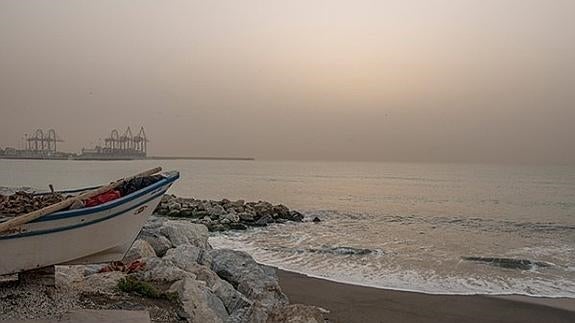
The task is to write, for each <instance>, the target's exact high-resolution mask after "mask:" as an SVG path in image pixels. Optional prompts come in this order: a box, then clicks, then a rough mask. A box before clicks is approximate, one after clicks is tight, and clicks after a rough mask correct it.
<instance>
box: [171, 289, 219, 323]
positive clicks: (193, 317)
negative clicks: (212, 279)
mask: <svg viewBox="0 0 575 323" xmlns="http://www.w3.org/2000/svg"><path fill="white" fill-rule="evenodd" d="M170 290H171V291H175V292H177V293H178V296H179V299H180V302H181V303H182V308H183V310H184V312H186V314H187V315H188V316H189V317H188V319H189V321H191V322H214V323H223V322H226V321H227V319H228V317H229V315H228V312H227V311H226V308H225V306H224V304H223V303H222V301H221V300H220V299H219V298H218V297H217V296H216V295H214V294H213V293H212V292H211V291H210V290H209V289H208V288H207V286H206V284H205V283H204V282H202V281H198V280H194V279H191V278H185V279H183V280H180V281H177V282H175V283H174V284H173V285H172V286H171V287H170Z"/></svg>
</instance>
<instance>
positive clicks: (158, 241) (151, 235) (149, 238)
mask: <svg viewBox="0 0 575 323" xmlns="http://www.w3.org/2000/svg"><path fill="white" fill-rule="evenodd" d="M160 228H161V227H159V228H158V229H157V232H153V231H145V230H144V231H142V232H141V233H140V235H139V236H138V239H140V240H144V241H146V242H148V243H149V244H150V246H152V248H153V249H154V252H155V253H156V256H158V257H163V256H164V255H165V254H166V252H167V251H168V249H170V248H173V247H174V246H173V245H172V242H170V240H169V239H168V238H166V237H165V236H163V235H162V234H161V233H160Z"/></svg>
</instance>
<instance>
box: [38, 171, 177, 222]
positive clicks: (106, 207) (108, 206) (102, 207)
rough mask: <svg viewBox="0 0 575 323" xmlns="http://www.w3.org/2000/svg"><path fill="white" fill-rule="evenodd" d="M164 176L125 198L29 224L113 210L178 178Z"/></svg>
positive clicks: (58, 213)
mask: <svg viewBox="0 0 575 323" xmlns="http://www.w3.org/2000/svg"><path fill="white" fill-rule="evenodd" d="M164 176H165V177H164V178H163V179H161V180H159V181H157V182H156V183H154V184H152V185H148V186H146V187H144V188H142V189H140V190H138V191H135V192H132V193H130V194H128V195H126V196H122V197H120V198H118V199H115V200H112V201H109V202H106V203H103V204H100V205H96V206H92V207H88V208H83V209H76V210H66V211H60V212H56V213H53V214H50V215H46V216H44V217H41V218H38V219H36V220H34V221H31V222H30V223H38V222H46V221H54V220H60V219H67V218H71V217H76V216H81V215H87V214H91V213H97V212H101V211H105V210H109V209H112V208H115V207H117V206H120V205H122V204H125V203H127V202H130V201H132V200H134V199H137V198H139V197H141V196H143V195H146V194H148V193H150V192H152V191H154V190H156V189H158V188H160V187H162V186H165V185H168V184H172V183H174V182H175V181H176V180H177V179H178V178H179V177H180V173H179V172H169V173H164ZM88 189H89V188H88ZM81 190H82V189H78V190H75V191H77V192H81ZM68 192H70V191H68Z"/></svg>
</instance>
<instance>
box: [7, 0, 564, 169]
mask: <svg viewBox="0 0 575 323" xmlns="http://www.w3.org/2000/svg"><path fill="white" fill-rule="evenodd" d="M573 12H575V2H574V1H571V0H554V1H544V0H540V1H534V0H515V1H512V0H491V1H489V0H488V1H479V0H476V1H471V0H461V1H449V0H443V1H440V0H421V1H415V0H412V1H405V0H401V1H382V0H378V1H333V0H331V1H307V0H306V1H300V0H296V1H294V0H292V1H152V0H139V1H124V0H106V1H79V0H68V1H65V0H63V1H32V0H29V1H21V0H3V1H1V2H0V113H1V117H0V120H1V122H0V146H2V147H4V146H19V145H20V143H21V140H22V136H23V135H24V133H25V132H29V131H32V130H33V129H35V128H55V129H56V130H57V131H58V133H59V134H60V136H61V137H62V138H63V139H64V140H65V141H66V142H65V143H63V144H62V146H61V147H62V148H63V149H64V150H67V151H74V152H77V151H79V149H80V148H81V147H82V146H88V145H90V144H98V138H103V137H105V136H106V135H107V134H108V133H109V131H110V130H111V129H112V128H125V127H126V126H128V125H131V126H132V127H133V128H137V127H139V126H140V125H144V126H145V127H146V129H147V132H148V133H149V135H150V137H151V139H152V143H151V144H150V153H151V154H154V155H167V154H172V155H243V156H254V157H256V158H261V159H268V158H269V159H347V160H349V159H359V160H398V161H401V160H409V161H476V162H484V161H487V162H491V161H496V162H535V163H538V162H553V163H555V162H560V163H574V162H575V149H574V147H573V138H575V91H574V84H575V42H573V39H575V20H574V19H573Z"/></svg>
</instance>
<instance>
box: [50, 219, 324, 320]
mask: <svg viewBox="0 0 575 323" xmlns="http://www.w3.org/2000/svg"><path fill="white" fill-rule="evenodd" d="M124 262H126V263H128V262H132V263H133V262H137V263H142V264H144V265H143V266H141V270H138V271H135V272H130V271H121V270H120V271H109V270H103V269H107V268H109V266H108V267H106V268H102V267H101V266H100V267H98V266H70V267H59V268H58V270H57V273H58V275H57V284H60V285H62V284H63V285H66V286H68V287H69V288H71V289H74V290H76V291H81V292H82V293H83V298H84V299H88V300H89V302H92V303H94V302H97V300H98V299H105V300H106V302H108V301H109V300H114V299H116V301H110V302H113V304H111V305H109V306H107V307H105V308H118V306H119V305H118V304H121V305H122V304H123V305H122V306H126V304H127V303H129V302H127V301H126V300H125V299H121V295H122V293H123V292H122V291H120V290H119V289H118V282H119V281H120V280H122V279H123V280H124V281H126V279H127V280H129V281H137V282H142V283H143V284H145V283H150V284H151V285H152V286H163V288H164V289H163V290H161V292H162V294H165V295H177V307H178V309H177V310H176V311H174V310H173V309H170V308H168V309H167V310H165V311H163V312H162V311H159V312H158V311H156V312H154V310H152V309H151V308H150V307H149V306H146V308H147V309H148V310H149V311H150V313H151V314H153V315H152V320H154V316H156V317H157V318H158V319H157V320H158V321H160V320H161V321H170V322H171V321H177V320H185V321H188V322H226V323H228V322H229V323H241V322H245V323H251V322H253V323H258V322H262V323H263V322H291V321H290V318H293V317H297V318H298V322H300V321H301V322H310V323H314V322H324V319H323V316H322V315H323V314H322V311H321V309H319V308H317V307H314V306H306V305H298V306H294V305H290V304H289V302H288V299H287V297H286V295H285V294H284V293H283V292H282V291H281V288H280V286H279V283H278V278H277V276H276V273H275V270H274V269H273V268H271V267H266V266H262V265H259V264H258V263H256V262H255V261H254V259H253V258H252V257H251V256H250V255H248V254H247V253H245V252H240V251H233V250H227V249H212V248H211V246H210V245H209V243H208V229H207V228H206V226H204V225H201V224H195V223H190V222H189V221H180V220H169V219H165V218H159V217H152V219H151V221H149V222H148V223H147V224H146V225H145V226H144V229H143V231H142V233H141V234H140V236H139V238H138V240H136V242H135V243H134V244H133V246H132V248H131V249H130V251H129V252H128V253H127V255H126V257H125V259H124ZM123 294H125V293H123ZM119 299H121V301H119ZM130 302H133V300H132V301H130ZM162 302H167V301H166V300H163V301H162ZM143 304H144V305H145V304H146V303H143ZM130 306H132V307H134V308H136V307H137V306H142V303H141V302H140V303H138V304H136V305H130ZM171 306H173V302H172V305H171ZM175 312H177V316H176V317H174V316H173V315H174V314H173V313H175ZM154 313H160V314H154ZM170 313H172V314H170Z"/></svg>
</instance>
